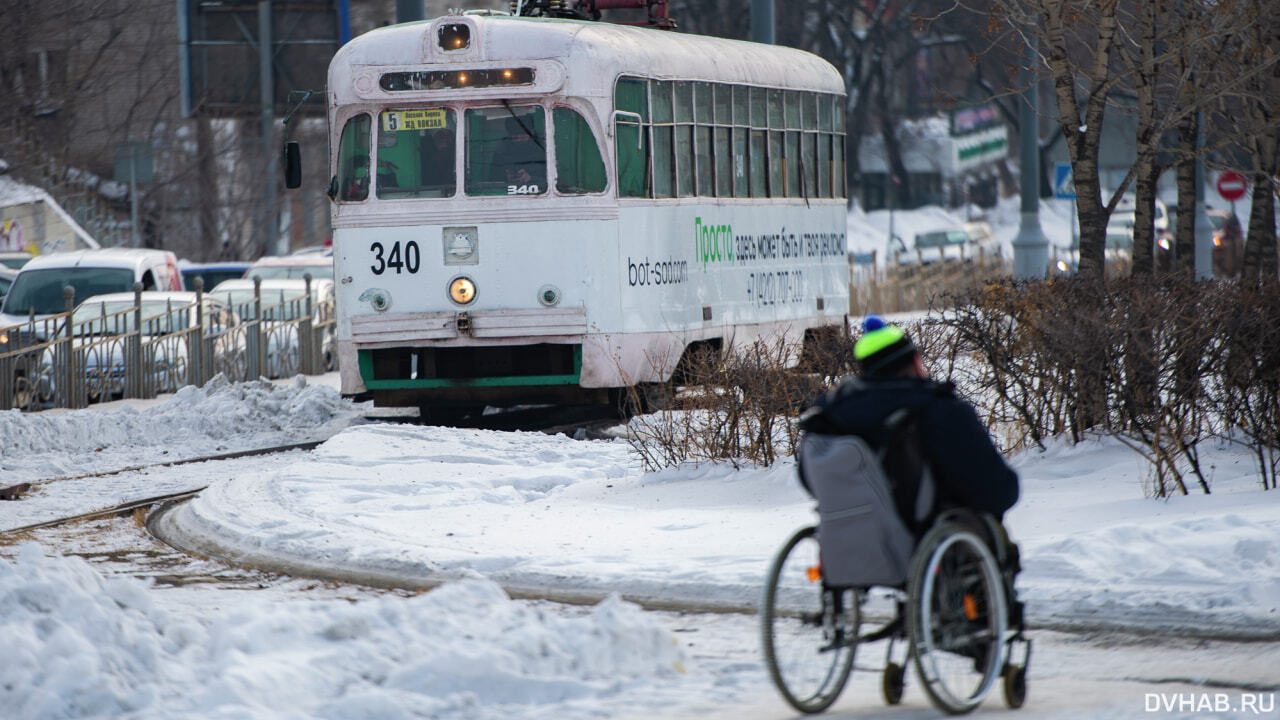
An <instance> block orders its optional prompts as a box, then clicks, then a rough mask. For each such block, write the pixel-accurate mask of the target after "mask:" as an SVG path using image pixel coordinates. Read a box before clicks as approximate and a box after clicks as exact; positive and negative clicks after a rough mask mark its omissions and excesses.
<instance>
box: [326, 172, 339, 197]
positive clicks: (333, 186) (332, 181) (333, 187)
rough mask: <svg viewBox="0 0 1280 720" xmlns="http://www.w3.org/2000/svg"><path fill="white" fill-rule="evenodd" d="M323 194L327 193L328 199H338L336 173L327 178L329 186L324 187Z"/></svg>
mask: <svg viewBox="0 0 1280 720" xmlns="http://www.w3.org/2000/svg"><path fill="white" fill-rule="evenodd" d="M324 194H325V195H328V196H329V199H330V200H333V201H336V200H337V199H338V176H337V175H334V176H333V177H331V178H329V187H328V188H326V189H325V191H324Z"/></svg>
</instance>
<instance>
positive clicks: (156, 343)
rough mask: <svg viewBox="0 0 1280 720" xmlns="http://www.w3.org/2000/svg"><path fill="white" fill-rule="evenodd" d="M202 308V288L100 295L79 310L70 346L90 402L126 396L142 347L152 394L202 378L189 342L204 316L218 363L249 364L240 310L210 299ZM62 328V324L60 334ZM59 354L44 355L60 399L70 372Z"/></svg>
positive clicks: (45, 377)
mask: <svg viewBox="0 0 1280 720" xmlns="http://www.w3.org/2000/svg"><path fill="white" fill-rule="evenodd" d="M139 301H140V302H139ZM200 307H202V308H203V313H202V314H201V313H200V312H198V308H197V305H196V293H194V292H186V291H172V290H168V291H150V292H143V293H141V294H139V295H137V296H135V295H134V293H131V292H129V293H110V294H106V295H95V296H93V297H90V298H88V299H87V300H85V301H84V302H83V303H81V304H80V305H79V306H78V307H76V309H75V310H74V311H73V312H72V313H71V318H70V320H71V335H72V341H71V347H72V349H73V350H74V351H75V354H76V357H77V360H78V362H77V366H78V367H77V371H76V374H77V376H78V377H80V378H82V379H83V381H84V383H85V387H86V398H87V399H88V401H89V402H97V401H99V400H106V399H110V398H113V397H119V396H121V395H123V394H124V391H125V382H126V375H127V368H128V363H129V361H130V360H131V357H130V354H131V353H136V352H141V353H142V358H141V368H142V382H143V383H144V386H145V387H146V388H147V389H148V390H149V391H150V392H175V391H176V390H177V389H178V388H179V387H181V386H183V385H187V384H191V383H192V382H196V381H197V380H196V379H194V378H192V377H191V371H192V367H191V362H190V344H191V342H192V340H193V339H194V337H195V335H194V329H195V328H196V327H197V326H199V325H200V323H201V321H202V320H203V323H204V325H203V328H204V333H203V337H204V339H205V347H206V348H207V349H208V350H209V351H210V352H212V357H211V360H212V361H213V363H214V366H215V367H219V366H221V365H226V364H234V363H237V362H243V359H242V357H241V356H243V353H244V349H243V344H242V343H240V341H239V337H238V336H237V335H236V334H235V333H234V332H232V330H233V329H234V327H235V326H236V324H237V323H238V322H239V321H238V318H237V317H236V316H235V313H234V312H233V311H232V310H231V308H230V307H229V306H228V305H227V304H226V303H225V302H223V301H222V300H220V299H218V298H212V297H208V296H205V297H204V299H203V300H202V305H201V306H200ZM139 317H140V318H141V321H142V324H141V326H139V325H138V319H139ZM64 327H65V326H64ZM139 327H141V331H140V332H139ZM63 332H64V330H63V329H62V328H60V329H59V335H61V334H63ZM57 356H58V349H57V347H56V346H51V347H48V348H46V349H45V350H44V353H43V356H42V357H41V363H40V365H41V390H42V394H44V395H45V396H46V397H52V396H53V393H54V392H55V391H56V389H57V386H58V382H59V381H60V380H62V379H63V378H64V377H65V374H64V373H65V370H62V369H61V368H58V367H57V366H56V364H55V359H56V358H57Z"/></svg>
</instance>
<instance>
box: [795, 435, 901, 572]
mask: <svg viewBox="0 0 1280 720" xmlns="http://www.w3.org/2000/svg"><path fill="white" fill-rule="evenodd" d="M798 455H799V459H800V471H801V480H802V482H803V483H804V485H805V487H806V488H808V490H809V492H810V493H811V494H812V495H813V496H814V498H815V499H816V500H817V501H818V515H819V521H818V543H819V546H820V547H821V550H822V574H823V579H824V581H825V582H826V583H827V584H828V585H833V586H842V587H869V586H871V585H886V586H894V587H896V586H901V585H903V584H904V583H906V580H907V570H908V565H909V564H910V562H911V553H912V551H913V550H914V548H915V537H914V536H913V535H912V533H911V531H910V530H909V529H908V528H907V526H906V524H905V523H903V521H902V518H901V517H899V515H898V511H897V508H896V507H895V504H894V498H893V490H892V487H891V485H890V483H889V480H888V478H887V476H886V475H885V473H884V470H883V469H882V467H881V465H880V458H879V457H878V456H877V454H876V453H875V451H873V450H872V449H871V447H870V446H868V445H867V443H866V441H864V440H863V439H862V438H860V437H858V436H856V435H827V434H821V433H812V432H810V433H805V434H804V435H802V436H801V438H800V447H799V452H798Z"/></svg>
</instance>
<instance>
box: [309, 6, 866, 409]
mask: <svg viewBox="0 0 1280 720" xmlns="http://www.w3.org/2000/svg"><path fill="white" fill-rule="evenodd" d="M843 88H844V85H843V82H842V81H841V78H840V75H839V74H838V73H837V72H836V70H835V69H834V68H833V67H832V66H831V65H830V64H828V63H827V62H825V61H824V60H822V59H821V58H818V57H817V56H815V55H812V54H809V53H806V52H802V51H799V50H794V49H789V48H783V47H776V46H770V45H761V44H755V43H747V42H740V41H733V40H725V39H719V38H712V37H702V36H694V35H683V34H679V33H675V32H670V31H662V30H653V29H647V28H639V27H629V26H622V25H613V24H607V23H600V22H591V21H576V20H561V19H544V18H527V17H511V16H505V15H491V14H472V13H468V14H463V15H457V16H450V17H442V18H438V19H435V20H432V21H426V22H420V23H406V24H401V25H395V26H391V27H386V28H381V29H378V30H374V31H372V32H370V33H367V34H365V35H362V36H360V37H358V38H356V39H354V40H352V41H351V42H350V43H348V44H347V45H345V46H344V47H343V48H342V49H341V50H340V51H339V52H338V53H337V55H336V56H335V57H334V59H333V62H332V64H331V65H330V68H329V124H330V127H331V129H332V132H333V136H332V138H331V147H332V150H333V152H332V159H331V169H332V177H333V179H332V182H331V184H330V195H331V197H332V198H333V206H332V222H333V229H334V236H333V250H334V265H335V282H336V284H337V308H338V310H337V315H338V335H337V340H338V354H339V359H340V367H341V376H342V391H343V393H344V394H347V395H365V396H369V395H371V396H372V398H373V399H374V401H375V404H376V405H386V406H419V407H424V408H431V407H433V406H441V407H447V406H450V405H482V404H491V405H494V404H496V405H503V404H514V403H521V402H537V401H543V402H546V401H550V402H592V401H599V400H603V399H605V398H607V397H608V396H609V393H610V391H616V390H618V389H620V388H626V387H630V386H635V385H639V384H642V383H650V382H662V381H666V380H669V379H670V378H671V376H672V373H673V372H674V371H675V370H676V368H677V365H678V363H679V362H680V360H681V358H682V357H684V356H686V354H688V353H690V352H691V351H693V350H696V349H699V348H708V347H715V348H722V349H724V348H729V347H731V346H732V347H738V348H744V347H749V346H751V345H752V343H753V341H755V340H756V339H763V340H766V341H769V342H774V341H776V340H778V339H782V340H783V341H785V342H787V343H789V344H792V345H794V347H795V349H796V350H797V351H798V350H799V349H800V348H801V346H802V343H804V342H805V341H806V339H808V338H812V337H814V336H815V335H816V334H820V333H822V332H829V331H831V330H832V329H833V328H843V322H844V315H845V313H846V312H847V309H848V305H849V304H848V265H847V255H846V242H845V228H846V210H845V199H844V195H845V188H844V177H845V169H844V157H845V147H844V143H845V137H844V110H843V108H844V90H843ZM796 355H797V356H798V352H797V353H796Z"/></svg>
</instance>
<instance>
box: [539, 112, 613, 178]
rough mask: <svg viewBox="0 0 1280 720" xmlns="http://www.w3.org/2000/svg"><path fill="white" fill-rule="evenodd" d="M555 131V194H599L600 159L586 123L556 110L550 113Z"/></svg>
mask: <svg viewBox="0 0 1280 720" xmlns="http://www.w3.org/2000/svg"><path fill="white" fill-rule="evenodd" d="M551 120H552V122H554V123H555V131H556V190H557V191H558V192H561V193H566V194H570V195H577V194H583V193H598V192H603V191H604V189H605V187H606V186H607V185H608V181H607V180H606V179H605V169H604V159H603V158H602V157H600V146H598V145H596V137H595V135H594V134H593V133H592V132H591V126H590V125H589V124H587V119H586V118H584V117H582V115H580V114H578V111H576V110H573V109H572V108H567V107H557V108H555V109H554V110H553V111H552V113H551Z"/></svg>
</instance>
